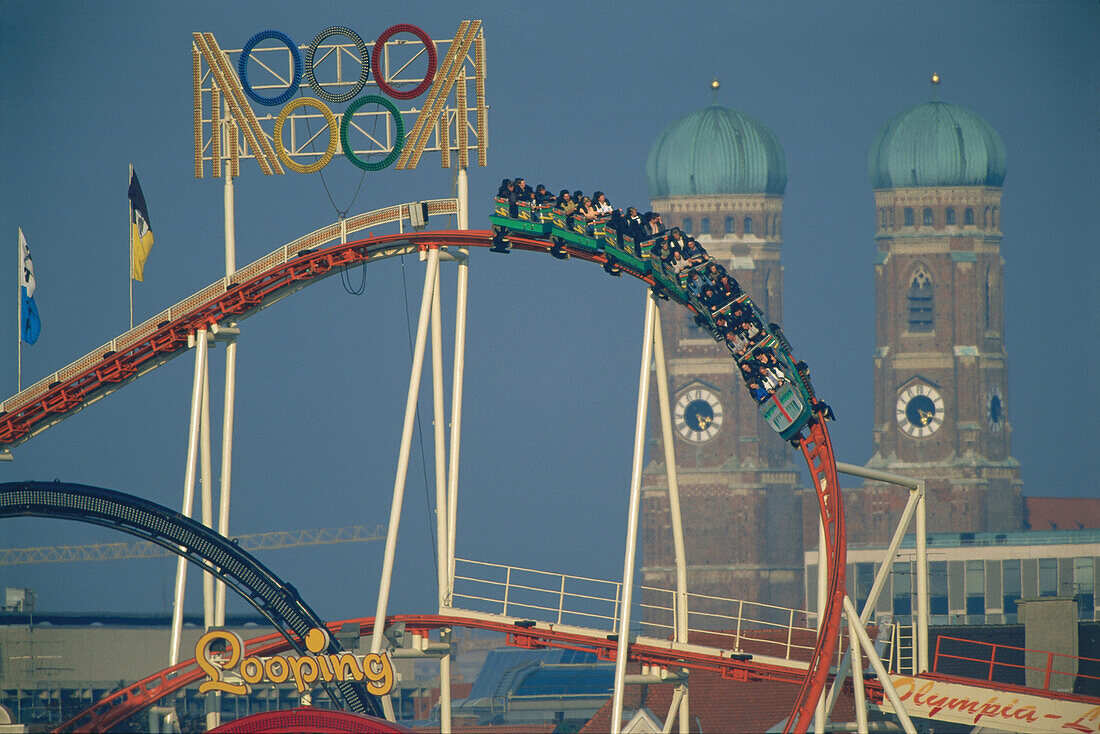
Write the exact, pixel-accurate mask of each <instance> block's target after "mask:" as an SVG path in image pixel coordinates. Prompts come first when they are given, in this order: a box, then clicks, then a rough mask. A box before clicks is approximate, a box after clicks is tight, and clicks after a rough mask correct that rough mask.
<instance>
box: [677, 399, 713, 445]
mask: <svg viewBox="0 0 1100 734" xmlns="http://www.w3.org/2000/svg"><path fill="white" fill-rule="evenodd" d="M672 413H673V420H675V421H676V430H677V431H678V432H679V433H680V435H681V436H682V437H683V438H684V439H685V440H687V441H692V442H695V443H701V442H703V441H709V440H710V439H712V438H714V437H715V436H716V435H717V434H718V429H719V428H721V427H722V403H721V402H719V400H718V396H717V395H715V394H714V393H712V392H711V391H710V390H707V389H705V388H701V387H700V388H694V389H692V390H688V391H687V392H685V393H684V394H683V395H681V396H680V399H679V400H677V401H676V408H675V409H674V410H673V412H672Z"/></svg>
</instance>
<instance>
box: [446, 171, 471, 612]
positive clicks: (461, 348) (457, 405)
mask: <svg viewBox="0 0 1100 734" xmlns="http://www.w3.org/2000/svg"><path fill="white" fill-rule="evenodd" d="M455 190H456V196H457V199H458V228H459V229H469V228H470V221H469V216H468V212H469V208H468V205H469V182H468V180H467V176H466V169H465V168H462V167H459V168H458V169H457V176H456V181H455ZM458 255H459V257H458V287H457V289H456V290H457V293H456V295H455V352H454V365H453V368H454V374H453V375H452V376H451V446H450V457H449V459H450V461H449V466H448V470H447V557H448V561H449V567H448V569H447V600H448V602H447V603H448V604H450V600H451V591H452V590H453V589H454V576H455V547H456V545H457V542H456V541H457V534H458V465H459V450H460V447H461V445H462V385H463V378H464V373H465V369H466V297H467V294H468V293H469V289H470V286H469V283H470V251H469V250H468V249H466V248H460V249H459V251H458Z"/></svg>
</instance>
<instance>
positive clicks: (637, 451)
mask: <svg viewBox="0 0 1100 734" xmlns="http://www.w3.org/2000/svg"><path fill="white" fill-rule="evenodd" d="M656 298H657V297H656V296H655V295H653V293H647V294H646V311H645V327H644V334H643V336H642V369H641V375H640V376H639V377H638V408H637V411H636V413H635V418H634V461H633V463H632V466H631V472H630V509H629V514H628V517H627V531H626V557H625V560H624V561H623V595H622V596H623V604H622V609H621V612H620V617H619V642H618V646H617V648H616V653H615V693H614V697H613V700H612V709H611V732H612V734H619V732H621V731H622V727H623V690H624V681H625V676H626V655H627V647H628V646H629V642H630V606H631V604H632V603H633V597H634V559H635V556H636V555H637V550H638V510H639V507H640V505H641V494H642V462H643V460H644V458H645V435H646V409H647V407H648V403H649V376H650V371H651V370H652V366H651V362H652V361H653V329H654V323H655V322H656V320H657V304H656Z"/></svg>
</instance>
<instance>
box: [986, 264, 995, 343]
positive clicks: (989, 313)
mask: <svg viewBox="0 0 1100 734" xmlns="http://www.w3.org/2000/svg"><path fill="white" fill-rule="evenodd" d="M994 278H996V274H995V273H994V272H993V266H992V265H990V266H989V267H988V268H986V269H985V330H986V331H989V330H990V329H992V328H993V299H994V298H995V297H996V296H995V290H994V289H995V288H996V283H995V282H994Z"/></svg>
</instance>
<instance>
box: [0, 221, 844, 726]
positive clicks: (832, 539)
mask: <svg viewBox="0 0 1100 734" xmlns="http://www.w3.org/2000/svg"><path fill="white" fill-rule="evenodd" d="M492 240H493V233H492V232H488V231H473V230H459V231H441V232H426V233H419V234H411V235H410V234H394V235H387V236H382V237H371V238H367V239H363V240H357V241H355V242H348V243H342V244H338V245H332V246H329V247H325V248H321V249H316V250H309V249H302V250H300V251H298V252H297V253H289V254H291V255H293V257H290V258H288V259H285V260H283V261H280V262H278V263H276V264H274V265H272V266H271V267H268V268H266V269H259V270H257V268H256V267H254V266H249V267H246V268H243V269H242V270H241V271H239V272H238V275H242V276H243V275H247V276H248V277H247V278H245V277H242V278H241V281H240V282H231V283H229V282H222V284H221V287H217V286H218V284H215V285H214V286H211V287H208V288H206V289H204V290H203V291H200V293H198V294H196V295H195V296H192V298H190V299H188V300H187V301H184V304H186V305H187V306H188V307H186V308H184V309H183V311H182V312H181V313H180V314H179V315H178V316H175V315H174V314H173V315H174V317H173V318H171V319H170V320H169V321H166V322H163V323H160V324H157V326H156V328H155V329H152V330H151V331H150V330H145V333H139V330H140V329H141V328H142V327H139V328H138V329H135V330H133V331H131V332H129V333H128V334H127V335H123V336H122V337H120V338H119V339H118V340H117V341H118V342H119V343H120V344H121V345H125V346H124V347H123V348H119V349H118V350H117V351H107V352H105V353H104V354H102V355H101V356H93V357H92V358H91V359H85V360H82V362H83V364H82V365H81V368H78V369H76V370H72V369H70V370H67V372H66V377H65V378H64V379H61V380H57V381H56V382H53V383H50V384H49V385H48V386H47V387H46V389H45V390H40V389H38V390H36V389H33V388H29V389H28V390H25V391H24V392H23V393H21V394H20V395H17V396H15V397H14V399H12V400H9V401H7V402H5V404H4V408H5V412H4V413H3V414H2V415H0V448H10V447H12V446H15V445H17V444H19V443H22V442H23V441H25V440H27V439H29V438H31V437H32V436H34V435H36V434H37V433H39V432H41V431H43V430H45V429H46V428H48V427H49V426H50V425H52V424H53V423H56V422H58V421H59V420H61V419H63V418H64V417H66V416H67V415H70V414H72V413H74V412H76V411H77V410H79V409H81V408H82V407H83V406H85V405H87V404H88V403H90V402H92V401H94V400H96V399H98V398H100V397H103V396H104V395H106V394H108V393H110V392H112V391H114V390H115V389H118V387H120V386H121V385H122V384H125V383H126V382H129V381H130V380H133V379H135V378H136V377H139V376H141V375H142V374H144V373H146V372H148V371H150V370H151V369H153V368H155V367H157V366H159V365H160V364H163V363H164V362H166V361H167V360H168V359H171V358H172V357H174V356H178V355H179V354H182V353H184V352H185V351H186V350H187V348H188V338H189V337H190V336H191V335H193V334H194V333H195V332H196V331H199V330H203V329H209V328H210V327H212V326H214V325H216V324H221V323H223V322H226V321H230V320H240V319H242V318H245V317H247V316H249V315H251V314H253V313H256V312H257V311H259V310H261V309H263V308H264V307H266V306H268V305H271V304H272V303H274V302H275V301H277V300H279V299H280V298H282V297H284V296H286V295H289V294H290V293H292V292H294V291H296V290H299V289H301V288H302V287H304V286H306V285H308V284H310V283H311V282H315V281H317V280H320V279H322V278H324V277H326V276H329V275H332V274H334V273H337V272H339V269H340V268H342V267H348V266H354V265H359V264H362V263H368V262H371V261H373V260H378V259H383V258H387V257H392V256H395V255H398V254H404V253H406V252H411V251H414V250H421V251H423V250H429V249H438V248H442V247H448V248H467V247H490V246H492V244H493V242H492ZM508 240H509V243H510V245H511V247H512V249H517V250H527V251H533V252H548V251H549V248H550V243H548V242H545V241H542V240H538V239H533V238H526V237H522V236H516V235H509V237H508ZM565 249H566V251H567V252H569V254H570V255H572V256H574V257H577V258H579V259H582V260H588V261H591V262H598V263H604V262H606V258H605V257H604V256H602V255H598V254H592V253H588V252H585V251H582V250H575V249H571V248H569V247H566V248H565ZM627 272H628V273H630V274H631V275H633V276H635V277H637V278H639V279H640V280H642V281H644V282H646V283H647V284H649V285H653V284H654V282H653V279H652V278H651V277H648V276H645V275H644V274H640V273H633V272H630V271H629V270H627ZM192 304H193V305H192ZM799 443H800V446H801V449H802V452H803V455H804V456H805V458H806V464H807V466H808V467H809V469H810V474H811V476H812V478H813V481H814V489H815V491H816V492H817V497H818V502H819V505H820V508H821V518H822V522H823V523H824V526H825V538H826V548H825V550H826V553H827V556H828V563H829V593H828V596H827V599H826V606H825V608H824V610H822V619H823V624H822V626H821V630H820V633H819V635H818V640H817V646H816V648H815V649H814V654H813V658H812V659H811V662H810V668H809V672H808V673H807V674H806V675H805V678H804V679H803V680H802V689H801V692H800V695H799V698H798V703H797V704H796V706H795V708H794V710H793V711H792V714H791V716H790V717H789V719H788V724H787V727H788V731H794V732H805V731H806V730H807V728H808V727H809V723H810V720H811V718H812V717H811V713H812V711H813V709H814V707H815V706H816V704H817V701H818V700H819V698H820V696H821V692H822V690H823V689H824V686H825V684H826V681H827V678H828V673H829V670H828V667H829V661H830V659H831V656H832V654H833V652H834V651H835V650H836V646H837V639H838V633H839V629H840V615H841V610H842V606H843V599H844V593H845V592H844V567H845V556H846V551H845V548H846V535H845V530H844V515H843V508H842V506H841V497H840V486H839V483H838V482H837V478H836V462H835V458H834V456H833V451H832V446H831V444H830V442H829V434H828V431H827V429H826V427H825V424H824V422H822V421H820V420H818V419H816V418H815V419H814V420H813V421H811V424H810V425H809V436H808V437H806V438H802V439H800V440H799ZM513 634H518V633H513ZM521 636H522V635H521ZM517 641H518V638H517ZM577 644H581V643H577ZM584 644H585V645H590V644H591V642H590V641H586V642H585V643H584ZM586 649H587V648H586ZM630 649H631V653H630V654H631V657H632V658H634V657H635V656H636V655H640V654H641V653H640V652H639V651H638V650H637V648H636V646H635V647H631V648H630ZM603 654H604V655H606V654H607V653H606V652H604V653H603ZM612 654H613V653H612ZM639 659H641V658H639ZM678 662H680V663H681V664H687V663H686V662H685V661H680V660H679V659H678ZM742 675H744V676H747V673H746V672H742V673H739V674H738V676H739V677H740V676H742Z"/></svg>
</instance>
